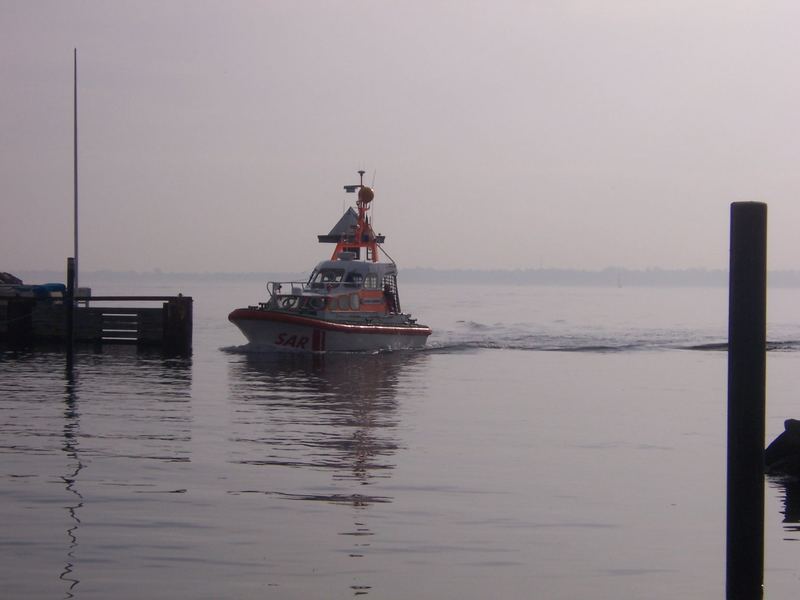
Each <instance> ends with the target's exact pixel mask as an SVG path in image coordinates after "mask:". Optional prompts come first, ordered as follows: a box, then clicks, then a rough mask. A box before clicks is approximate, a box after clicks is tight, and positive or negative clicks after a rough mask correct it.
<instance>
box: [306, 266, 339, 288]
mask: <svg viewBox="0 0 800 600" xmlns="http://www.w3.org/2000/svg"><path fill="white" fill-rule="evenodd" d="M342 277H344V269H320V270H319V271H317V272H316V273H315V274H314V277H313V278H312V279H311V287H320V286H331V285H333V286H336V285H339V283H340V282H341V281H342Z"/></svg>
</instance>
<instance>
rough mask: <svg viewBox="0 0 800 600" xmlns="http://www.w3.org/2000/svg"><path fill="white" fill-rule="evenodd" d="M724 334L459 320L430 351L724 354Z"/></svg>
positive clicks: (778, 345)
mask: <svg viewBox="0 0 800 600" xmlns="http://www.w3.org/2000/svg"><path fill="white" fill-rule="evenodd" d="M726 337H727V335H726V333H724V332H722V333H719V332H714V331H695V330H688V329H686V330H682V329H631V330H618V331H613V330H607V329H602V328H585V329H584V330H583V331H576V330H570V329H561V328H558V327H552V328H546V327H537V326H533V325H530V324H514V325H505V324H495V325H488V324H485V323H477V322H474V321H459V322H458V323H457V324H456V327H454V328H452V329H450V330H443V329H439V328H437V327H435V326H434V333H433V335H432V336H431V337H430V339H429V341H428V347H427V349H426V351H427V352H463V351H471V350H487V349H506V350H531V351H540V352H589V353H608V352H637V351H652V350H695V351H707V352H726V351H727V349H728V344H727V340H726ZM767 350H768V351H772V352H796V351H800V340H773V341H768V342H767Z"/></svg>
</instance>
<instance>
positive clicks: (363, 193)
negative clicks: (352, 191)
mask: <svg viewBox="0 0 800 600" xmlns="http://www.w3.org/2000/svg"><path fill="white" fill-rule="evenodd" d="M374 197H375V192H373V191H372V188H368V187H367V186H365V185H363V186H361V189H360V190H358V199H359V200H360V201H361V202H363V203H364V204H368V203H370V202H372V199H373V198H374Z"/></svg>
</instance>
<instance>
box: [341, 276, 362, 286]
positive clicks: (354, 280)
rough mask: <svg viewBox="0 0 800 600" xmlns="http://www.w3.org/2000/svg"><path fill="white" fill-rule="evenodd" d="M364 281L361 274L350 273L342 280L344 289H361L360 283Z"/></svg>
mask: <svg viewBox="0 0 800 600" xmlns="http://www.w3.org/2000/svg"><path fill="white" fill-rule="evenodd" d="M362 281H364V275H362V274H361V273H354V272H350V273H348V274H347V277H346V278H345V280H344V285H345V287H354V288H357V287H361V282H362Z"/></svg>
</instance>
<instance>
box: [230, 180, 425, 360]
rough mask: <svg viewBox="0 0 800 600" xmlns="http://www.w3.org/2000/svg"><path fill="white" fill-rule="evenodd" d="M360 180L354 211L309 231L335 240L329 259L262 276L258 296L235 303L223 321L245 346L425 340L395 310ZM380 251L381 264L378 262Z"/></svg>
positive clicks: (385, 344) (342, 346)
mask: <svg viewBox="0 0 800 600" xmlns="http://www.w3.org/2000/svg"><path fill="white" fill-rule="evenodd" d="M358 173H359V175H360V176H361V183H359V184H358V185H349V186H345V188H344V189H345V191H347V192H356V191H357V192H358V199H357V201H356V207H357V209H358V210H357V211H355V210H353V208H352V207H351V208H349V209H348V210H347V212H345V214H344V215H343V216H342V218H341V219H339V222H338V223H337V224H336V225H335V226H334V228H333V229H332V230H331V232H330V233H329V234H327V235H319V236H317V238H318V240H319V242H320V243H335V244H336V247H335V248H334V250H333V254H332V255H331V257H330V259H329V260H324V261H322V262H320V263H319V264H317V266H316V267H315V268H314V270H313V271H312V272H311V275H310V276H309V278H308V280H307V281H304V282H298V281H270V282H269V283H267V293H268V294H269V297H268V299H267V300H266V302H259V303H258V305H255V306H248V307H247V308H237V309H236V310H234V311H233V312H231V314H230V315H228V320H229V321H231V323H233V324H234V325H236V326H237V327H238V328H239V329H240V330H241V332H242V333H243V334H244V336H245V337H246V338H247V340H248V341H249V342H250V345H251V346H254V347H259V348H267V349H275V350H282V351H293V352H374V351H380V350H405V349H412V348H421V347H423V346H424V345H425V342H426V341H427V339H428V336H429V335H430V334H431V328H430V327H428V326H426V325H420V324H419V323H417V320H416V319H414V318H412V317H411V315H410V314H407V313H404V312H403V311H402V310H401V308H400V295H399V292H398V288H397V265H396V264H395V262H394V260H392V258H391V257H390V256H389V255H388V254H386V252H385V251H384V250H383V248H382V246H381V244H383V241H384V236H383V235H375V232H374V231H373V229H372V225H371V223H370V218H369V214H368V213H369V210H370V203H371V202H372V201H373V199H374V197H375V195H374V192H373V190H372V189H371V188H369V187H367V186H365V185H364V171H359V172H358ZM379 252H380V253H382V254H383V255H384V256H386V258H387V259H388V262H381V261H379V256H378V254H379Z"/></svg>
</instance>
